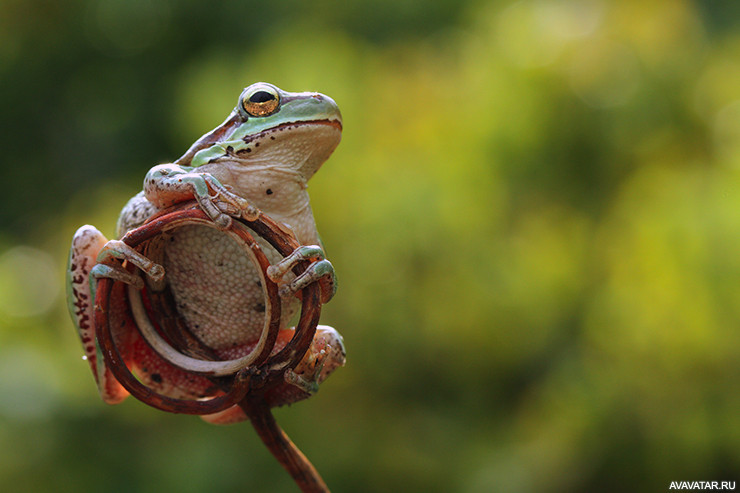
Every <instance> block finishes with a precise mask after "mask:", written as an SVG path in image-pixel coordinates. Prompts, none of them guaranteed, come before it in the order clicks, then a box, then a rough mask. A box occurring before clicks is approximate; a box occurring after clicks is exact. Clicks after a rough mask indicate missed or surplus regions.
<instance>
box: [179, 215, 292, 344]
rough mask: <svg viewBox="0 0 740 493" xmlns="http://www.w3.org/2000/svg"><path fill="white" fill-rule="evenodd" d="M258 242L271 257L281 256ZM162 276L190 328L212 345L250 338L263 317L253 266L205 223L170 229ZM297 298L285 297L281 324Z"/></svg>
mask: <svg viewBox="0 0 740 493" xmlns="http://www.w3.org/2000/svg"><path fill="white" fill-rule="evenodd" d="M260 240H261V239H259V238H258V242H259V243H260V246H261V247H262V249H263V251H264V252H265V254H266V255H267V258H268V259H269V260H270V262H271V263H275V262H276V261H278V260H279V259H280V258H281V257H280V256H279V254H278V253H277V252H276V251H275V250H274V249H273V248H272V247H270V246H269V245H267V244H266V243H264V242H263V241H260ZM164 268H165V272H166V279H167V281H168V283H169V285H170V289H171V290H172V294H173V296H174V298H175V303H176V305H177V310H178V312H179V313H180V315H181V316H182V317H183V318H184V320H185V322H186V323H187V325H188V328H189V329H190V331H191V332H192V333H193V335H195V336H196V337H197V338H198V339H200V340H201V341H202V342H203V343H204V344H206V345H207V346H209V347H211V348H213V349H217V350H218V349H227V348H231V347H234V346H239V345H242V344H247V343H251V342H255V341H256V340H257V339H258V338H259V336H260V333H261V332H262V329H263V327H264V319H265V295H264V291H263V289H262V284H261V282H260V276H259V275H258V273H257V271H256V268H255V266H254V264H253V263H252V261H251V260H250V258H249V257H248V256H247V254H246V253H245V252H244V250H243V249H242V247H240V246H239V244H238V243H237V242H236V241H235V240H233V239H232V238H231V237H229V236H227V235H226V234H224V233H222V232H220V231H218V230H215V229H213V228H209V227H206V226H184V227H181V228H178V229H177V230H175V231H174V232H173V234H172V237H171V238H170V240H169V242H168V244H167V246H166V248H165V256H164ZM297 305H298V304H297V303H288V304H286V303H284V304H283V312H282V317H281V319H282V320H281V327H285V325H286V324H287V323H288V322H289V320H290V317H291V316H292V315H293V314H294V313H295V311H296V309H297Z"/></svg>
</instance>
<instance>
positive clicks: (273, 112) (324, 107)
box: [176, 82, 342, 180]
mask: <svg viewBox="0 0 740 493" xmlns="http://www.w3.org/2000/svg"><path fill="white" fill-rule="evenodd" d="M341 136H342V115H341V114H340V112H339V108H338V107H337V104H336V103H335V102H334V100H332V99H331V98H330V97H328V96H324V95H323V94H319V93H313V92H286V91H283V90H281V89H279V88H278V87H276V86H274V85H272V84H267V83H265V82H258V83H256V84H252V85H251V86H249V87H247V88H246V89H244V91H242V93H241V95H240V96H239V102H238V103H237V105H236V108H235V109H234V111H232V112H231V115H229V117H228V118H227V119H226V121H224V122H223V123H222V124H221V125H220V126H218V127H216V128H215V129H213V130H212V131H211V132H209V133H207V134H206V135H204V136H203V137H201V138H200V139H198V141H197V142H195V144H193V145H192V146H191V147H190V149H189V150H188V151H187V152H186V153H185V154H184V155H183V156H182V157H181V158H180V159H178V160H177V161H176V163H177V164H180V165H183V166H194V167H197V166H202V165H204V164H208V163H215V164H224V165H227V166H247V167H255V166H262V167H276V168H283V167H284V168H287V169H291V170H293V171H297V172H298V173H300V175H302V176H303V177H304V179H305V180H308V179H309V178H310V177H311V176H312V175H313V174H314V173H315V172H316V170H318V169H319V167H320V166H321V165H322V164H323V163H324V161H326V160H327V159H328V158H329V156H330V155H331V153H332V151H334V149H335V148H336V147H337V145H338V144H339V141H340V139H341Z"/></svg>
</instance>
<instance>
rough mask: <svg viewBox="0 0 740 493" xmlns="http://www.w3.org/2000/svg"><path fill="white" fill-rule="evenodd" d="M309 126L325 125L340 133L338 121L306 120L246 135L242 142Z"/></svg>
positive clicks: (340, 124) (340, 125) (339, 122)
mask: <svg viewBox="0 0 740 493" xmlns="http://www.w3.org/2000/svg"><path fill="white" fill-rule="evenodd" d="M309 125H325V126H327V127H333V128H335V129H337V130H339V131H340V132H341V131H342V122H341V121H339V120H330V119H324V120H306V121H298V122H285V123H281V124H280V125H277V126H275V127H272V128H268V129H266V130H263V131H261V132H260V133H257V134H253V135H248V136H246V137H244V138H243V139H242V140H243V141H244V142H245V143H249V142H252V141H254V140H256V139H260V138H263V137H265V136H266V135H269V134H271V133H274V132H282V131H283V130H285V129H287V128H297V127H305V126H309Z"/></svg>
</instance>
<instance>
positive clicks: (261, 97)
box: [249, 91, 275, 103]
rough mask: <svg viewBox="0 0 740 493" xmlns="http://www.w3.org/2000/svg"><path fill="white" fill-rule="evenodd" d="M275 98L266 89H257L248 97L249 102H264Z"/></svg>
mask: <svg viewBox="0 0 740 493" xmlns="http://www.w3.org/2000/svg"><path fill="white" fill-rule="evenodd" d="M273 99H275V95H274V94H270V93H269V92H267V91H257V92H255V93H254V94H252V95H251V96H250V97H249V102H250V103H266V102H268V101H271V100H273Z"/></svg>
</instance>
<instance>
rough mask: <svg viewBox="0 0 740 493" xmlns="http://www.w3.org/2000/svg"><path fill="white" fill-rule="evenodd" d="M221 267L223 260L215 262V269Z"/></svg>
mask: <svg viewBox="0 0 740 493" xmlns="http://www.w3.org/2000/svg"><path fill="white" fill-rule="evenodd" d="M223 266H224V261H223V260H219V261H218V262H216V267H223Z"/></svg>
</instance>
